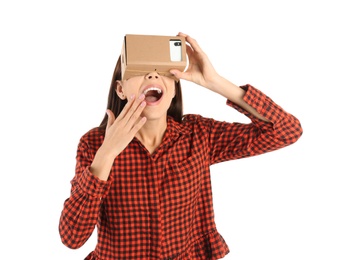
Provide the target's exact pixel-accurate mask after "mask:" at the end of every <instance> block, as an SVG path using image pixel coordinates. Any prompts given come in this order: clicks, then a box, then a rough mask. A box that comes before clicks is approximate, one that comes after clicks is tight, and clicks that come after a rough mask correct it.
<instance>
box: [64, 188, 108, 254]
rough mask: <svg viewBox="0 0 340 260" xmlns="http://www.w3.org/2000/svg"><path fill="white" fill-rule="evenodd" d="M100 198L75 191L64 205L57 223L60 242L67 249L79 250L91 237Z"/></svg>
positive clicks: (78, 189)
mask: <svg viewBox="0 0 340 260" xmlns="http://www.w3.org/2000/svg"><path fill="white" fill-rule="evenodd" d="M100 203H101V200H100V198H96V197H91V196H89V195H87V194H86V193H84V192H82V191H81V188H80V187H77V188H76V189H75V192H73V193H72V195H71V196H70V198H68V199H67V200H66V201H65V203H64V208H63V211H62V213H61V217H60V222H59V234H60V238H61V241H62V242H63V244H65V245H66V246H67V247H69V248H73V249H76V248H80V247H81V246H82V245H83V244H84V243H85V242H86V241H87V240H88V238H89V237H90V236H91V234H92V233H93V230H94V228H95V225H96V224H97V220H98V215H99V211H100Z"/></svg>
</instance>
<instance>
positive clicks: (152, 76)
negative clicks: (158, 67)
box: [145, 71, 159, 79]
mask: <svg viewBox="0 0 340 260" xmlns="http://www.w3.org/2000/svg"><path fill="white" fill-rule="evenodd" d="M145 77H146V78H147V79H158V78H159V74H158V73H157V72H156V71H152V72H150V73H148V74H146V76H145Z"/></svg>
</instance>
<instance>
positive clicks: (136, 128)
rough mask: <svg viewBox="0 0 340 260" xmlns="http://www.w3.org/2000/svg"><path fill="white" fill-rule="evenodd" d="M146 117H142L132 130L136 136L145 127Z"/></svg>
mask: <svg viewBox="0 0 340 260" xmlns="http://www.w3.org/2000/svg"><path fill="white" fill-rule="evenodd" d="M146 120H147V119H146V117H145V116H144V117H142V118H141V119H140V120H139V121H138V122H137V123H136V124H135V125H134V126H133V127H132V129H131V134H132V135H133V136H135V135H136V134H137V132H138V131H139V130H140V129H141V128H142V127H143V125H144V124H145V123H146Z"/></svg>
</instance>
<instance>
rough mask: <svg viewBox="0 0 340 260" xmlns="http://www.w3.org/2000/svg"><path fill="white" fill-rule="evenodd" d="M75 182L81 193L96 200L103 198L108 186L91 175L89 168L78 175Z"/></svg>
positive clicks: (105, 182) (106, 182) (107, 183)
mask: <svg viewBox="0 0 340 260" xmlns="http://www.w3.org/2000/svg"><path fill="white" fill-rule="evenodd" d="M77 182H78V184H79V186H80V188H81V189H82V190H83V192H85V193H87V194H88V195H89V196H92V197H96V198H101V197H103V196H104V195H105V194H106V193H107V191H108V189H109V186H110V185H109V182H108V181H103V180H100V179H99V178H98V177H97V176H95V175H93V174H92V172H91V171H90V167H89V166H88V167H86V168H85V170H84V171H83V173H82V174H80V175H79V178H78V181H77Z"/></svg>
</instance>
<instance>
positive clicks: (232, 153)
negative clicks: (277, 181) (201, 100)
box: [209, 85, 302, 164]
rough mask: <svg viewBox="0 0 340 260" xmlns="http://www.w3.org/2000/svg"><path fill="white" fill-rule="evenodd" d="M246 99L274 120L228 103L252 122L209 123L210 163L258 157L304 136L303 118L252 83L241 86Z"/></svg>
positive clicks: (260, 112)
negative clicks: (287, 109)
mask: <svg viewBox="0 0 340 260" xmlns="http://www.w3.org/2000/svg"><path fill="white" fill-rule="evenodd" d="M241 88H243V89H244V90H245V91H246V93H245V95H244V97H243V99H244V101H245V102H247V104H249V105H250V106H252V107H253V108H254V109H255V110H256V111H257V112H258V113H259V114H261V115H262V116H264V117H265V118H267V119H268V120H269V121H270V122H265V121H263V120H261V119H259V118H257V117H255V116H254V115H252V114H251V113H249V112H247V111H246V110H244V109H243V108H241V107H239V106H237V105H236V104H234V103H233V102H231V101H229V100H228V101H227V104H228V105H229V106H231V107H233V108H235V109H236V110H238V111H239V112H240V113H243V114H244V115H246V116H247V117H248V118H250V120H251V122H250V123H249V124H242V123H226V122H220V121H215V120H211V121H210V124H209V147H210V163H211V164H214V163H218V162H222V161H226V160H233V159H239V158H244V157H249V156H255V155H259V154H263V153H266V152H270V151H274V150H277V149H280V148H283V147H285V146H288V145H290V144H293V143H295V142H296V141H297V140H298V139H299V138H300V136H301V135H302V127H301V124H300V122H299V120H298V119H297V118H296V117H295V116H293V115H292V114H290V113H287V112H286V111H285V110H283V109H282V108H281V107H280V106H279V105H277V104H276V103H275V102H273V101H272V100H271V99H270V98H269V97H268V96H266V95H265V94H263V93H262V92H261V91H260V90H258V89H256V88H255V87H253V86H251V85H245V86H241Z"/></svg>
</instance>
